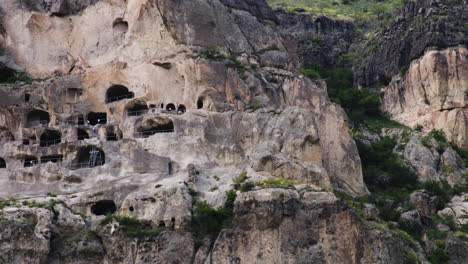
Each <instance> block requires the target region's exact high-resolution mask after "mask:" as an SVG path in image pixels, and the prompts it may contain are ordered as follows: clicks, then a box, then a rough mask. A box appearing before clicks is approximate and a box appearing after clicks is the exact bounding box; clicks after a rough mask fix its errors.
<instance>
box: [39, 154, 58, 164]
mask: <svg viewBox="0 0 468 264" xmlns="http://www.w3.org/2000/svg"><path fill="white" fill-rule="evenodd" d="M62 160H63V156H62V155H49V156H42V157H41V163H47V162H52V163H59V162H62Z"/></svg>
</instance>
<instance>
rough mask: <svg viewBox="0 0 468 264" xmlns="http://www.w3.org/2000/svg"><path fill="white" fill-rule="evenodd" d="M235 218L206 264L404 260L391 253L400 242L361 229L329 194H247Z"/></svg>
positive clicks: (402, 245) (387, 235)
mask: <svg viewBox="0 0 468 264" xmlns="http://www.w3.org/2000/svg"><path fill="white" fill-rule="evenodd" d="M235 213H236V214H235V215H236V217H235V219H234V226H233V228H231V229H227V230H224V231H222V233H221V234H220V235H219V237H218V239H217V240H216V242H215V244H214V246H213V249H212V251H211V253H210V254H209V255H208V256H207V259H209V260H210V261H212V262H209V263H232V262H233V261H234V262H236V263H402V262H403V261H404V254H395V253H396V252H397V251H399V250H403V248H404V247H405V245H404V243H403V244H402V243H401V242H400V241H398V242H397V241H395V240H393V239H392V238H391V235H390V234H389V233H381V234H379V233H377V232H375V231H372V230H366V228H365V227H364V226H363V225H361V224H360V223H359V221H358V219H357V218H356V216H355V215H353V214H352V213H350V212H349V211H347V210H345V209H344V208H343V207H342V205H340V203H339V202H338V201H337V200H336V198H335V197H334V196H333V195H332V194H330V193H326V192H304V193H298V192H297V191H288V190H282V189H272V190H260V191H255V192H248V193H244V194H242V195H241V196H240V197H239V198H238V200H237V201H236V207H235ZM267 216H268V217H267ZM357 241H359V242H357ZM356 242H357V243H356ZM329 248H333V251H331V252H330V251H328V249H329ZM200 263H203V262H200Z"/></svg>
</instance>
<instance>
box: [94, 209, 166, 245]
mask: <svg viewBox="0 0 468 264" xmlns="http://www.w3.org/2000/svg"><path fill="white" fill-rule="evenodd" d="M113 220H115V221H116V222H117V223H119V226H120V229H121V230H122V232H123V234H124V235H126V236H129V237H136V238H139V239H143V238H147V237H154V236H157V235H159V233H161V231H162V230H164V229H165V227H153V226H152V225H151V223H150V222H144V221H140V220H138V219H136V218H133V217H127V216H120V215H115V214H109V215H107V216H106V217H104V218H103V219H102V220H101V222H100V223H99V224H100V225H101V226H104V225H107V224H109V223H111V222H112V221H113Z"/></svg>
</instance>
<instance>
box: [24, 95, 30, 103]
mask: <svg viewBox="0 0 468 264" xmlns="http://www.w3.org/2000/svg"><path fill="white" fill-rule="evenodd" d="M30 99H31V95H30V94H28V93H25V94H24V101H25V102H29V100H30Z"/></svg>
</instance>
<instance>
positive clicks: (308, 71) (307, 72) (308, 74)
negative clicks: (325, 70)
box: [299, 69, 320, 79]
mask: <svg viewBox="0 0 468 264" xmlns="http://www.w3.org/2000/svg"><path fill="white" fill-rule="evenodd" d="M299 73H300V74H302V75H304V76H305V77H308V78H311V79H317V78H320V73H318V72H317V71H316V70H314V69H300V70H299Z"/></svg>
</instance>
